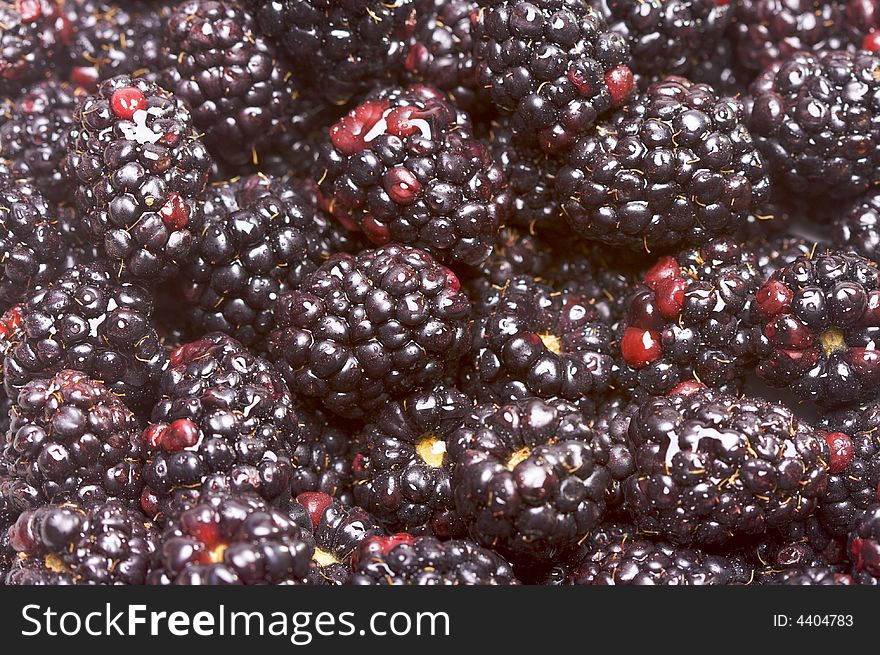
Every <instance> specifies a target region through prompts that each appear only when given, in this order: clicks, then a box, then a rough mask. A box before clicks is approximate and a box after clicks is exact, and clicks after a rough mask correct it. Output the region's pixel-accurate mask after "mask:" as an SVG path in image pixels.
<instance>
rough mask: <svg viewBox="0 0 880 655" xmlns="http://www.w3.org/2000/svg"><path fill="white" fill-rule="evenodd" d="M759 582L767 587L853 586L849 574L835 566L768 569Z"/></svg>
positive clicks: (762, 572) (761, 574) (853, 582)
mask: <svg viewBox="0 0 880 655" xmlns="http://www.w3.org/2000/svg"><path fill="white" fill-rule="evenodd" d="M758 582H759V583H760V584H765V585H798V586H805V585H823V586H828V585H838V586H839V585H853V584H855V581H854V580H853V578H852V576H851V575H849V574H848V573H844V572H842V571H841V570H840V568H839V567H834V566H805V567H801V568H795V569H785V570H782V571H776V570H774V569H772V568H771V569H767V570H764V571H760V572H759V573H758Z"/></svg>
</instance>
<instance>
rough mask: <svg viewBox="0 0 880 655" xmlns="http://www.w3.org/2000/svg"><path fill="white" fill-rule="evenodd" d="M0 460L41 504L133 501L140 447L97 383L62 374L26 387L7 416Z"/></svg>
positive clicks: (120, 408) (132, 424) (131, 423)
mask: <svg viewBox="0 0 880 655" xmlns="http://www.w3.org/2000/svg"><path fill="white" fill-rule="evenodd" d="M3 458H4V459H5V461H6V464H7V465H8V468H9V471H10V473H11V474H12V475H13V476H15V477H17V478H19V479H21V480H22V481H23V482H24V483H26V484H28V485H30V487H31V488H32V490H33V491H32V492H31V494H30V495H33V496H39V497H40V498H43V499H44V500H45V502H49V503H61V502H64V501H74V502H77V503H86V504H88V505H91V504H93V503H99V502H104V501H105V500H107V499H110V498H117V499H119V500H120V501H124V502H126V503H132V502H133V501H137V500H138V499H139V497H140V492H141V486H142V484H143V481H142V477H141V468H142V466H143V442H142V441H141V435H140V427H139V425H138V422H137V419H136V418H135V416H134V414H132V412H131V410H129V409H128V408H127V407H126V406H125V405H124V404H123V402H122V401H121V400H120V399H119V398H118V397H117V396H115V395H113V394H112V393H111V392H110V391H109V390H108V389H107V388H106V387H105V386H104V385H103V384H101V383H100V382H97V381H95V380H92V379H91V378H89V377H88V376H86V375H84V374H82V373H79V372H77V371H71V370H64V371H61V372H60V373H58V374H56V375H54V376H52V377H51V378H47V379H36V380H33V381H31V382H29V383H28V384H26V385H25V386H24V387H23V388H22V390H21V392H20V393H19V394H18V398H16V400H15V402H14V403H13V405H12V409H11V411H10V427H9V431H8V432H7V436H6V445H5V449H4V453H3Z"/></svg>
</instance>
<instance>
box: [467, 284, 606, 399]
mask: <svg viewBox="0 0 880 655" xmlns="http://www.w3.org/2000/svg"><path fill="white" fill-rule="evenodd" d="M612 340H613V336H612V331H611V328H610V327H609V326H608V325H606V324H605V323H604V322H603V321H602V319H601V317H600V316H599V312H598V311H597V310H596V308H595V307H594V306H593V305H592V303H591V301H590V299H589V298H585V297H583V296H581V295H579V294H578V293H572V292H568V291H558V290H556V289H554V288H552V287H550V286H548V285H546V284H542V283H540V282H538V281H536V280H533V279H531V278H528V277H526V276H517V277H514V278H512V279H511V280H510V281H509V282H508V283H507V284H506V285H505V286H504V287H503V288H502V289H501V291H500V295H499V299H498V302H497V306H496V307H495V308H494V310H493V311H492V312H491V313H490V314H489V315H488V316H486V317H485V318H481V319H480V320H479V322H478V323H477V326H476V328H475V335H474V349H473V352H472V353H471V355H470V357H469V359H468V361H467V364H466V366H465V367H464V369H463V377H462V384H463V385H464V386H463V388H464V390H465V391H467V392H468V393H469V394H471V395H473V396H475V397H476V399H477V400H478V402H499V403H506V402H509V401H511V400H515V399H521V398H527V397H530V396H537V397H540V398H555V397H558V398H564V399H566V400H569V401H571V402H576V403H578V404H581V405H582V406H583V407H584V408H585V409H586V408H589V407H591V406H592V403H594V402H596V401H598V400H600V399H601V398H602V397H603V395H604V394H605V393H606V392H607V391H608V389H609V387H610V385H611V381H612V374H613V369H614V358H613V352H612Z"/></svg>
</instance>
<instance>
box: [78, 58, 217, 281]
mask: <svg viewBox="0 0 880 655" xmlns="http://www.w3.org/2000/svg"><path fill="white" fill-rule="evenodd" d="M67 146H68V152H67V157H66V158H65V160H64V162H63V166H64V170H65V172H66V174H67V175H68V177H70V179H71V180H72V181H73V183H74V184H75V185H76V196H75V199H76V206H77V208H78V210H79V212H80V217H81V220H82V224H83V229H84V230H85V232H86V233H87V234H88V236H89V237H90V238H91V240H92V242H93V243H95V244H98V245H100V246H101V248H102V250H103V252H104V253H105V254H106V256H107V258H108V259H109V260H110V261H111V263H112V264H113V266H115V267H118V269H119V270H120V272H121V273H122V274H123V275H125V276H128V277H131V278H134V279H136V280H140V281H143V282H148V283H150V284H156V283H157V282H160V281H162V280H163V279H167V278H169V277H171V276H173V275H175V274H176V273H177V270H178V267H179V266H180V265H182V264H185V263H186V262H187V261H188V260H189V258H190V257H191V254H192V251H193V249H194V246H195V243H194V241H195V239H196V238H197V236H198V235H199V234H200V232H201V228H202V216H201V211H200V208H199V206H198V202H197V201H198V200H199V199H200V197H201V194H202V192H203V191H204V188H205V184H206V182H207V179H208V172H209V169H210V167H211V158H210V156H209V155H208V153H207V151H206V150H205V148H204V146H203V145H202V144H201V143H200V142H199V140H198V135H197V133H196V131H195V129H194V127H193V124H192V117H191V116H190V113H189V111H188V110H187V109H186V107H185V106H184V105H183V103H182V101H181V100H179V99H177V98H175V97H174V96H173V95H171V94H169V93H168V92H166V91H164V90H162V89H161V88H159V87H158V86H156V85H155V84H152V83H150V82H147V81H146V80H144V79H133V78H131V77H128V76H126V75H120V76H118V77H114V78H112V79H109V80H107V81H105V82H102V83H101V85H100V86H99V87H98V92H97V93H96V94H95V95H91V96H88V97H87V98H86V99H85V100H84V101H83V102H82V103H81V104H80V105H78V106H77V109H76V111H75V112H74V125H73V127H72V129H71V131H70V137H69V140H68V144H67Z"/></svg>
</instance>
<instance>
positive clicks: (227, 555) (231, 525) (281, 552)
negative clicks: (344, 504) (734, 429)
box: [148, 493, 315, 585]
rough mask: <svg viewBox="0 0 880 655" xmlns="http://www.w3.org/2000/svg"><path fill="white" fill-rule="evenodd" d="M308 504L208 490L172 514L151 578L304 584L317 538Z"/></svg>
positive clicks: (185, 581)
mask: <svg viewBox="0 0 880 655" xmlns="http://www.w3.org/2000/svg"><path fill="white" fill-rule="evenodd" d="M310 527H311V526H310V523H309V519H308V517H307V515H306V514H305V512H304V511H303V508H302V507H300V506H299V505H296V504H294V507H293V508H291V509H288V510H285V509H280V508H277V507H271V506H269V505H268V504H267V503H266V501H265V500H263V499H262V498H260V497H259V496H257V495H255V494H251V493H241V494H234V495H230V494H224V493H214V494H205V495H204V496H203V497H202V498H200V499H199V501H198V502H197V503H195V504H194V505H193V506H191V507H188V508H186V509H185V510H183V511H182V512H180V514H179V515H177V516H174V517H172V518H170V519H169V524H168V526H167V527H166V528H165V531H164V533H163V535H162V545H161V548H160V549H159V551H158V553H157V558H156V561H157V565H156V568H155V569H154V570H153V571H152V573H151V574H150V576H149V578H148V581H149V582H150V584H161V585H167V584H176V585H221V584H247V585H252V584H304V583H305V581H306V576H307V575H308V573H309V563H310V562H311V560H312V556H313V554H314V552H315V540H314V538H313V537H312V533H311V531H310Z"/></svg>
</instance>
